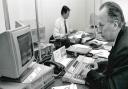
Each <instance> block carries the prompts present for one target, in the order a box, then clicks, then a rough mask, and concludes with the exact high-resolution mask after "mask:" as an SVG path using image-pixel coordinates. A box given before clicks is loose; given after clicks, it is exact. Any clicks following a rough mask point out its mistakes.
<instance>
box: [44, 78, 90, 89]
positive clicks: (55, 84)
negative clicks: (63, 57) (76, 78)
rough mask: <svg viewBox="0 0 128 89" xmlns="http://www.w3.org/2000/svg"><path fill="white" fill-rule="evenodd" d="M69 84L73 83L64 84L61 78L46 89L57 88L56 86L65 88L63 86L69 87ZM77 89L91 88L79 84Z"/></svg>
mask: <svg viewBox="0 0 128 89" xmlns="http://www.w3.org/2000/svg"><path fill="white" fill-rule="evenodd" d="M69 84H71V83H65V82H62V80H61V78H60V79H55V82H54V83H53V84H51V85H50V86H49V87H47V88H46V89H51V88H52V87H55V86H63V85H69ZM77 89H89V88H88V87H87V86H86V85H80V84H77Z"/></svg>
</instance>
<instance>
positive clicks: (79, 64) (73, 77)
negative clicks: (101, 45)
mask: <svg viewBox="0 0 128 89" xmlns="http://www.w3.org/2000/svg"><path fill="white" fill-rule="evenodd" d="M93 62H94V59H93V58H90V57H85V56H81V55H80V56H78V58H77V59H76V60H75V61H74V63H73V64H72V65H71V66H70V67H69V69H68V70H67V71H66V73H65V75H64V76H63V78H62V80H63V81H66V82H72V83H79V84H85V79H84V78H83V77H82V75H81V74H82V72H84V68H85V67H88V68H91V66H90V65H88V63H93Z"/></svg>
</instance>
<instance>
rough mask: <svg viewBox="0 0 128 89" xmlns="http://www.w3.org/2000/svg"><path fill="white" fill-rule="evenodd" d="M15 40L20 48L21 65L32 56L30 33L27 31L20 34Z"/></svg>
mask: <svg viewBox="0 0 128 89" xmlns="http://www.w3.org/2000/svg"><path fill="white" fill-rule="evenodd" d="M17 40H18V43H19V48H20V54H21V62H22V66H24V65H25V64H26V63H27V62H29V61H30V60H31V58H32V56H33V46H32V38H31V33H30V32H28V33H25V34H23V35H21V36H18V37H17Z"/></svg>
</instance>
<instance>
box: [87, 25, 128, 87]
mask: <svg viewBox="0 0 128 89" xmlns="http://www.w3.org/2000/svg"><path fill="white" fill-rule="evenodd" d="M86 80H87V81H88V82H89V83H90V85H91V86H90V87H91V88H92V89H128V28H127V27H123V28H122V29H121V30H120V32H119V34H118V37H117V39H116V42H115V45H114V46H113V48H112V50H111V52H110V55H109V57H108V65H107V67H106V71H105V72H104V75H100V74H99V73H97V72H96V71H94V70H91V71H90V72H89V73H88V74H87V79H86Z"/></svg>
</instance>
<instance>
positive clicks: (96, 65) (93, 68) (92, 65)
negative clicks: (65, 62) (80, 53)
mask: <svg viewBox="0 0 128 89" xmlns="http://www.w3.org/2000/svg"><path fill="white" fill-rule="evenodd" d="M89 65H90V68H91V69H92V70H97V69H98V64H97V63H96V62H94V63H91V64H89Z"/></svg>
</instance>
